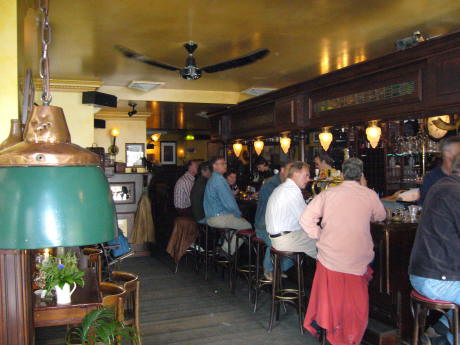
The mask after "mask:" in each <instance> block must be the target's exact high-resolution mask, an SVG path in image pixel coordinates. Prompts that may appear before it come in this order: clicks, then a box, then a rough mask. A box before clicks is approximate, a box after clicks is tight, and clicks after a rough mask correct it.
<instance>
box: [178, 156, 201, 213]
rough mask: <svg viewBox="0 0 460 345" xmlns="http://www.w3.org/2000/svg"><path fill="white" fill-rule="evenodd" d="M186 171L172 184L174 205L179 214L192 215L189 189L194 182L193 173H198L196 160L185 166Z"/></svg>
mask: <svg viewBox="0 0 460 345" xmlns="http://www.w3.org/2000/svg"><path fill="white" fill-rule="evenodd" d="M185 168H186V169H187V171H186V172H185V174H184V175H182V176H181V177H180V178H179V179H178V180H177V182H176V185H175V186H174V207H175V208H176V211H177V213H178V214H179V216H184V217H192V208H191V206H192V203H191V201H190V191H191V190H192V187H193V183H194V182H195V175H196V174H197V173H198V162H197V161H194V160H191V161H188V162H187V165H186V166H185Z"/></svg>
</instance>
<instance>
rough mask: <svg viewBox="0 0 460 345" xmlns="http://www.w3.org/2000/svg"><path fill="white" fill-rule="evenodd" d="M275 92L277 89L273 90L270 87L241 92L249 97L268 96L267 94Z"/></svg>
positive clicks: (252, 88) (253, 88)
mask: <svg viewBox="0 0 460 345" xmlns="http://www.w3.org/2000/svg"><path fill="white" fill-rule="evenodd" d="M275 90H276V89H272V88H269V87H251V88H250V89H246V90H243V91H241V92H242V93H245V94H247V95H251V96H261V95H263V94H266V93H269V92H272V91H275Z"/></svg>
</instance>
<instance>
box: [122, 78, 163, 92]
mask: <svg viewBox="0 0 460 345" xmlns="http://www.w3.org/2000/svg"><path fill="white" fill-rule="evenodd" d="M164 84H165V83H163V82H160V81H146V80H133V81H132V82H130V83H129V84H128V87H129V88H130V89H136V90H139V91H144V92H147V91H151V90H153V89H156V88H158V87H161V86H163V85H164Z"/></svg>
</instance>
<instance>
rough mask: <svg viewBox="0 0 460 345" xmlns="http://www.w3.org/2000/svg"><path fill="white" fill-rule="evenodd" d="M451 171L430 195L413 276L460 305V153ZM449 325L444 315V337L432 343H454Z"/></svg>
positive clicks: (426, 290) (429, 291)
mask: <svg viewBox="0 0 460 345" xmlns="http://www.w3.org/2000/svg"><path fill="white" fill-rule="evenodd" d="M451 170H452V173H451V175H449V176H447V177H444V178H442V179H440V180H439V181H438V182H437V183H436V184H434V185H433V186H432V187H431V188H430V190H429V192H428V194H427V196H426V199H425V202H424V204H423V210H422V216H421V219H420V223H419V226H418V228H417V234H416V236H415V242H414V246H413V248H412V253H411V257H410V264H409V276H410V281H411V283H412V286H413V287H414V288H415V290H417V291H418V292H419V293H420V294H422V295H424V296H426V297H428V298H431V299H436V300H443V301H448V302H453V303H456V304H460V256H459V253H460V154H457V155H456V156H455V157H454V158H453V161H452V167H451ZM440 323H441V324H440ZM442 325H444V326H445V327H441V326H442ZM447 327H448V322H447V319H446V318H445V317H442V318H441V320H440V321H439V322H438V323H437V324H436V325H435V329H436V331H437V332H438V333H440V334H441V336H440V337H436V338H432V339H431V343H432V344H434V345H439V344H448V342H449V343H450V344H452V343H453V337H452V334H450V333H448V332H447ZM447 341H448V342H447Z"/></svg>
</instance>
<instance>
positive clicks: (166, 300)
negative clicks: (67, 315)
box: [36, 255, 318, 345]
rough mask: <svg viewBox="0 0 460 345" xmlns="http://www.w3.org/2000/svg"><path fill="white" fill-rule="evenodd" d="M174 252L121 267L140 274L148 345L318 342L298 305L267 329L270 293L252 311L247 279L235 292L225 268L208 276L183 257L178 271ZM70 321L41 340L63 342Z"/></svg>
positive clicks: (43, 332)
mask: <svg viewBox="0 0 460 345" xmlns="http://www.w3.org/2000/svg"><path fill="white" fill-rule="evenodd" d="M173 268H174V265H173V263H172V261H171V260H170V259H169V257H167V256H165V255H160V256H158V257H137V258H131V259H128V260H126V261H125V263H124V264H123V265H122V267H121V269H122V270H125V271H129V272H133V273H137V274H139V275H140V279H141V301H142V304H141V327H142V338H143V344H144V345H167V344H175V345H198V344H200V345H230V344H235V345H278V344H279V345H281V344H283V345H284V344H289V345H297V344H303V345H305V344H311V345H316V344H318V341H317V340H316V339H315V338H313V337H312V336H310V335H309V334H308V333H305V334H304V335H301V334H300V332H299V329H298V327H297V322H296V320H297V315H296V313H295V310H294V309H293V308H289V307H288V309H287V312H286V313H285V312H283V310H282V311H281V317H280V322H279V323H276V324H275V326H274V328H273V330H272V332H271V333H268V332H267V330H266V328H267V321H268V310H269V309H268V308H269V303H268V302H269V299H268V294H266V293H263V294H262V295H261V299H260V301H261V303H260V305H261V307H260V308H259V310H258V311H257V313H253V312H252V307H250V306H249V304H248V297H247V288H246V283H245V282H244V281H243V280H239V285H238V288H237V291H236V294H235V295H232V294H231V293H230V292H229V288H228V284H227V283H226V281H224V280H223V279H222V277H221V275H220V274H213V275H211V277H210V280H209V281H205V280H204V278H203V275H202V274H200V275H197V274H196V273H195V272H194V271H193V270H192V268H191V265H188V264H185V262H184V263H182V265H181V266H180V267H179V272H178V273H177V274H174V273H173ZM64 337H65V327H47V328H40V329H37V332H36V339H37V340H36V344H40V345H51V344H59V345H61V344H64Z"/></svg>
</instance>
